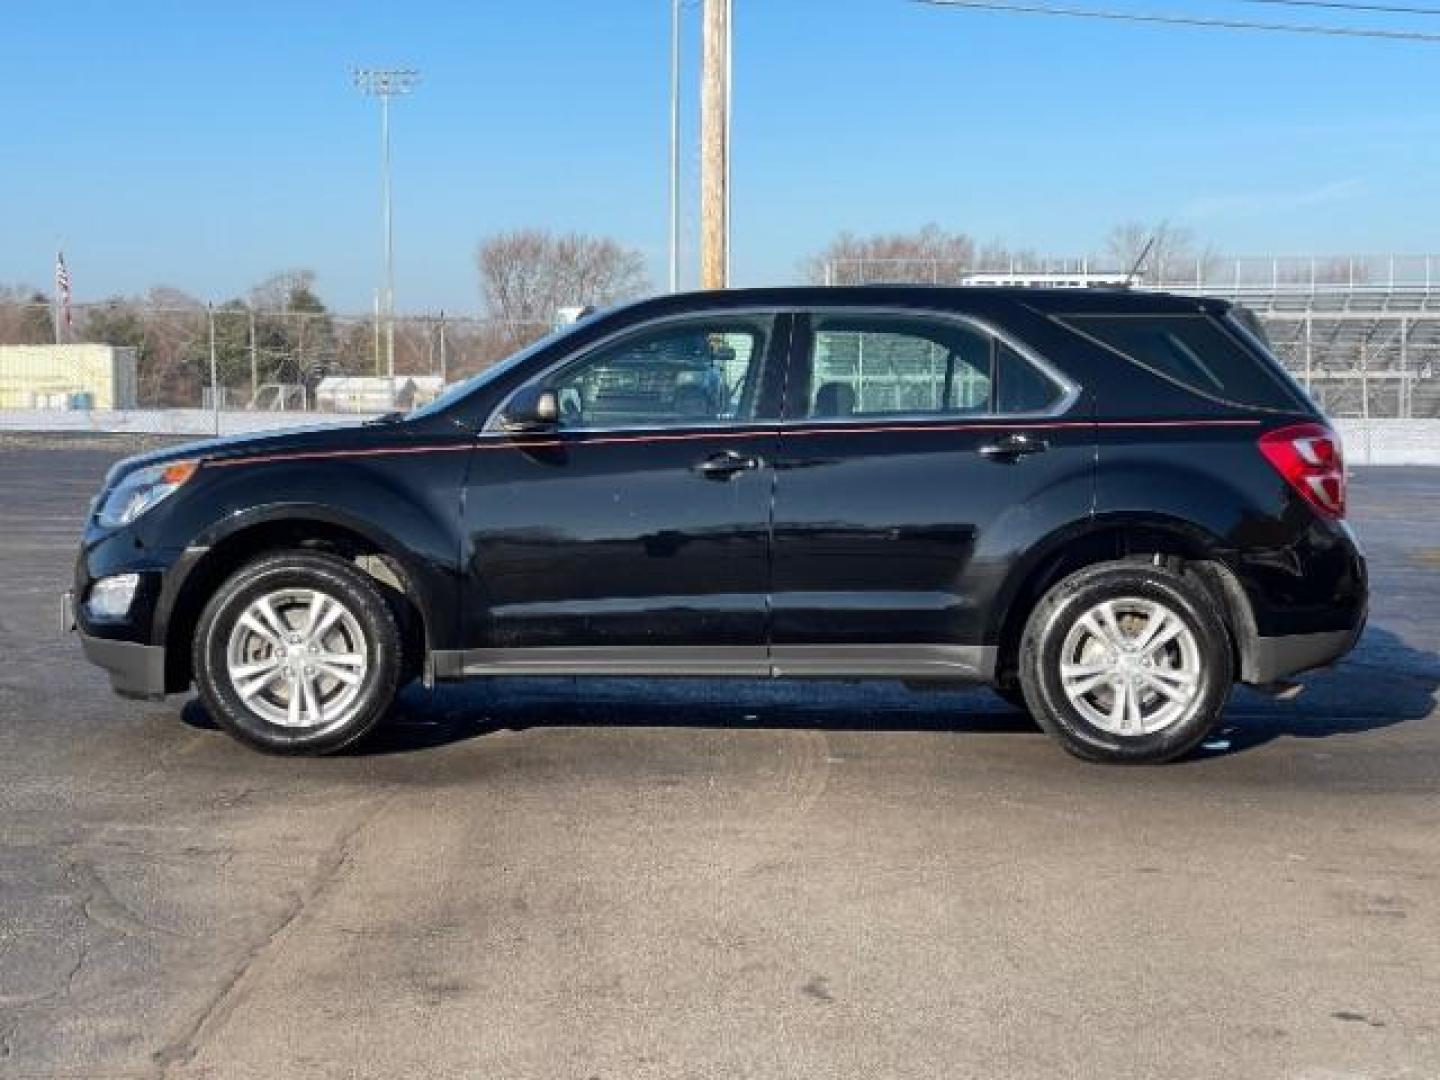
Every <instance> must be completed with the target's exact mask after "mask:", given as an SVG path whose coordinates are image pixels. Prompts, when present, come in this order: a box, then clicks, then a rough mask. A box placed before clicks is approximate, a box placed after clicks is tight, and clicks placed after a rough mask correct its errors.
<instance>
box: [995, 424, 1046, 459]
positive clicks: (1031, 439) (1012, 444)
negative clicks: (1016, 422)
mask: <svg viewBox="0 0 1440 1080" xmlns="http://www.w3.org/2000/svg"><path fill="white" fill-rule="evenodd" d="M1048 449H1050V444H1049V443H1047V442H1046V441H1045V440H1044V439H1041V438H1039V437H1037V436H1035V435H1026V434H1024V433H1023V432H1019V431H1014V432H1011V433H1010V434H1009V435H1001V436H1000V438H998V439H996V440H995V441H994V442H993V443H986V444H985V445H984V446H982V447H980V453H981V454H983V455H984V456H985V457H987V458H989V459H990V460H991V461H1014V460H1016V459H1017V458H1022V457H1024V456H1025V455H1026V454H1040V453H1044V452H1045V451H1046V450H1048Z"/></svg>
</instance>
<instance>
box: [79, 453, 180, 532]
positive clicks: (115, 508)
mask: <svg viewBox="0 0 1440 1080" xmlns="http://www.w3.org/2000/svg"><path fill="white" fill-rule="evenodd" d="M199 467H200V463H199V462H198V461H171V462H167V463H166V464H164V465H149V466H146V467H145V468H143V469H136V470H135V471H134V472H132V473H131V474H130V475H129V476H127V477H125V479H124V480H121V481H120V483H118V484H116V485H115V487H114V489H113V490H112V491H111V492H110V494H109V495H107V496H105V501H104V502H103V503H102V504H101V506H100V513H99V515H98V517H99V520H100V524H101V525H104V526H107V527H110V528H113V527H114V526H116V525H128V524H130V522H132V521H134V520H135V519H136V518H138V517H139V516H140V515H141V514H143V513H145V511H146V510H149V509H150V508H151V507H152V506H154V505H155V504H156V503H158V502H160V501H162V500H163V499H166V498H168V497H169V496H170V495H172V494H174V493H175V491H176V490H178V489H179V487H180V485H181V484H183V483H185V481H187V480H189V479H190V477H192V476H194V475H195V470H196V469H198V468H199Z"/></svg>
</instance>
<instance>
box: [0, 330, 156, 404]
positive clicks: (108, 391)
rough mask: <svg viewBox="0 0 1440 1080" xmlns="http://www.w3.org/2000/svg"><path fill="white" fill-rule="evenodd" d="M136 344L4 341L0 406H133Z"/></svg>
mask: <svg viewBox="0 0 1440 1080" xmlns="http://www.w3.org/2000/svg"><path fill="white" fill-rule="evenodd" d="M137 394H138V380H137V378H136V373H135V350H134V349H130V348H118V347H116V346H114V345H0V409H79V410H89V409H133V408H135V399H136V396H137Z"/></svg>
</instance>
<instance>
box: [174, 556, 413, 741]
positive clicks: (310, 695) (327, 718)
mask: <svg viewBox="0 0 1440 1080" xmlns="http://www.w3.org/2000/svg"><path fill="white" fill-rule="evenodd" d="M192 648H193V655H192V659H193V663H194V670H195V682H196V685H197V687H198V688H199V691H200V696H201V698H202V700H203V701H204V702H205V707H206V708H207V709H208V710H209V712H210V715H211V716H212V717H213V718H214V720H215V722H216V723H218V724H219V725H220V726H221V727H222V728H224V729H225V730H226V731H227V732H229V733H230V734H231V735H233V736H234V737H235V738H237V739H239V740H240V741H241V742H244V743H246V744H248V745H250V746H253V747H256V748H257V749H260V750H266V751H269V752H271V753H281V754H326V753H333V752H335V751H337V750H340V749H343V748H344V747H346V746H349V745H351V744H352V743H354V742H356V741H357V740H359V739H361V738H363V737H364V736H365V735H366V734H367V733H368V732H369V731H370V730H371V729H372V728H373V727H374V726H375V725H376V724H377V723H379V721H380V720H381V718H383V717H384V715H385V714H386V712H388V711H389V709H390V706H391V704H392V703H393V701H394V699H395V694H396V691H397V689H398V688H399V683H400V679H401V676H402V673H403V671H404V666H405V665H404V639H403V637H402V635H401V632H400V627H399V624H398V622H397V620H396V618H395V614H394V611H393V610H392V608H391V606H390V603H389V602H388V601H387V600H386V597H385V595H384V593H383V592H382V591H381V589H380V586H379V584H378V583H377V582H376V581H375V580H374V579H372V578H371V577H370V576H369V575H368V574H366V573H364V572H363V571H362V570H360V569H359V568H357V567H356V566H355V565H354V564H353V563H350V562H347V561H346V560H344V559H341V558H337V557H335V556H332V555H322V554H316V553H312V552H300V551H290V552H282V553H279V554H275V555H270V556H266V557H264V558H261V559H259V560H257V561H255V562H253V563H250V564H248V565H246V566H244V567H241V568H240V569H239V570H237V571H236V572H235V573H234V574H233V575H232V576H231V577H230V578H229V580H227V581H226V582H225V584H224V585H222V586H221V587H220V588H219V590H218V591H217V592H216V593H215V595H214V596H212V597H211V598H210V601H209V603H208V604H206V606H205V610H204V611H203V612H202V613H201V615H200V621H199V624H198V626H197V627H196V634H195V641H194V644H193V646H192Z"/></svg>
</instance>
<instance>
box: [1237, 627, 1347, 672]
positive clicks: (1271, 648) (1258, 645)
mask: <svg viewBox="0 0 1440 1080" xmlns="http://www.w3.org/2000/svg"><path fill="white" fill-rule="evenodd" d="M1364 628H1365V623H1364V622H1363V621H1361V622H1360V623H1359V624H1358V625H1356V626H1354V627H1353V628H1351V629H1348V630H1327V631H1324V632H1322V633H1319V634H1284V635H1281V636H1279V637H1263V636H1257V637H1256V638H1255V639H1254V643H1253V646H1252V648H1253V651H1252V653H1251V657H1252V659H1253V664H1254V666H1253V667H1252V668H1251V670H1250V671H1249V672H1247V675H1248V676H1249V677H1248V678H1247V679H1246V680H1245V681H1246V682H1252V683H1260V684H1264V683H1271V682H1275V681H1276V680H1277V679H1283V678H1285V677H1286V676H1288V675H1296V674H1299V673H1300V672H1302V671H1309V670H1310V669H1311V668H1318V667H1325V666H1327V665H1329V664H1333V663H1334V662H1335V661H1336V660H1339V659H1340V657H1342V656H1344V655H1345V654H1346V653H1348V652H1349V651H1350V650H1351V649H1353V648H1354V647H1355V642H1356V641H1357V640H1359V638H1360V632H1361V631H1362V630H1363V629H1364Z"/></svg>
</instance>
